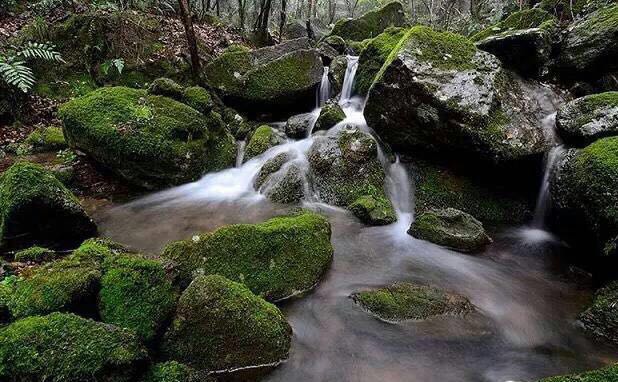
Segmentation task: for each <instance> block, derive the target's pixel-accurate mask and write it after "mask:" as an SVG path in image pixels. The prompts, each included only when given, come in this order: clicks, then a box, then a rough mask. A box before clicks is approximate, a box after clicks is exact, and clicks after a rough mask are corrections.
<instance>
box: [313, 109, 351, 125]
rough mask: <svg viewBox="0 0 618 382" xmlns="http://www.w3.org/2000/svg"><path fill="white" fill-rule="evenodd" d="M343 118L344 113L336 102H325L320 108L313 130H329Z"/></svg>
mask: <svg viewBox="0 0 618 382" xmlns="http://www.w3.org/2000/svg"><path fill="white" fill-rule="evenodd" d="M344 119H345V113H344V112H343V110H342V109H341V106H339V104H337V103H327V104H326V105H324V107H323V108H322V110H320V115H319V116H318V119H317V120H316V122H315V126H314V127H313V131H320V130H329V129H330V128H331V127H334V126H335V125H336V124H338V123H339V122H341V121H343V120H344Z"/></svg>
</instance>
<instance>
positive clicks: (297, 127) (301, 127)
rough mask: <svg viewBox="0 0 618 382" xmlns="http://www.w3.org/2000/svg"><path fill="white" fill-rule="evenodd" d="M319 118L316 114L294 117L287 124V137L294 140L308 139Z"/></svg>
mask: <svg viewBox="0 0 618 382" xmlns="http://www.w3.org/2000/svg"><path fill="white" fill-rule="evenodd" d="M317 117H318V116H317V115H316V114H315V113H303V114H298V115H293V116H291V117H290V118H288V120H287V121H286V123H285V135H287V136H288V137H290V138H294V139H302V138H305V137H307V134H309V131H310V130H311V128H312V127H313V125H314V124H315V121H316V118H317Z"/></svg>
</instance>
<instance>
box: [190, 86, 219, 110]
mask: <svg viewBox="0 0 618 382" xmlns="http://www.w3.org/2000/svg"><path fill="white" fill-rule="evenodd" d="M182 99H183V102H184V103H185V104H187V105H189V106H191V107H192V108H194V109H195V110H197V111H199V112H200V113H202V114H204V115H207V114H208V113H210V112H211V111H212V109H213V108H214V106H215V104H214V101H213V99H212V97H211V95H210V93H209V92H208V90H206V89H204V88H203V87H201V86H190V87H188V88H186V89H185V91H184V93H183V96H182Z"/></svg>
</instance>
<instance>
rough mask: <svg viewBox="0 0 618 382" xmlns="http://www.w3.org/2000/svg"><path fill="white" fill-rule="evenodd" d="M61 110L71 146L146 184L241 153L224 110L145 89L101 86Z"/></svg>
mask: <svg viewBox="0 0 618 382" xmlns="http://www.w3.org/2000/svg"><path fill="white" fill-rule="evenodd" d="M59 115H60V117H61V118H62V120H63V121H64V128H65V136H66V138H67V141H68V143H69V145H70V146H71V147H73V148H76V149H79V150H81V151H84V152H85V153H87V154H88V155H89V156H91V157H92V158H93V159H94V160H96V161H97V162H99V163H101V164H102V165H104V166H106V167H108V168H110V169H112V170H113V171H115V172H116V173H118V174H119V175H120V176H122V177H123V178H125V179H126V180H127V181H129V182H131V183H134V184H136V185H139V186H142V187H145V188H160V187H165V186H170V185H176V184H181V183H185V182H189V181H192V180H195V179H197V178H199V177H200V176H201V175H202V174H203V173H205V172H208V171H214V170H219V169H222V168H225V167H229V166H231V165H232V164H233V163H234V158H235V156H236V150H235V142H234V139H233V137H232V136H231V135H229V134H228V133H227V132H226V131H225V129H224V127H223V122H222V121H221V117H220V116H219V114H217V113H210V114H209V115H207V116H204V115H203V114H201V113H200V112H198V111H197V110H195V109H193V108H191V107H189V106H186V105H184V104H182V103H180V102H177V101H174V100H172V99H171V98H166V97H162V96H153V95H148V94H147V93H146V92H145V91H143V90H137V89H129V88H124V87H109V88H101V89H98V90H96V91H94V92H92V93H89V94H88V95H86V96H84V97H80V98H77V99H74V100H72V101H69V102H68V103H66V104H64V105H62V106H61V108H60V111H59Z"/></svg>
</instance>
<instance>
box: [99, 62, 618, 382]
mask: <svg viewBox="0 0 618 382" xmlns="http://www.w3.org/2000/svg"><path fill="white" fill-rule="evenodd" d="M357 64H358V62H357V58H356V57H351V58H350V59H349V63H348V70H347V72H346V77H345V80H344V85H343V90H342V95H341V101H340V103H341V105H342V107H343V109H344V112H345V113H346V116H347V117H346V119H345V120H344V121H343V122H341V123H340V124H339V125H337V126H335V127H333V128H332V129H331V131H329V132H328V134H333V133H334V132H335V131H336V130H337V129H338V128H339V127H341V126H344V125H347V124H353V125H356V126H358V127H359V128H361V129H362V130H365V131H369V132H371V130H370V129H369V127H367V125H366V123H365V121H364V117H363V113H362V108H363V100H362V99H360V98H355V97H353V96H352V88H353V81H354V74H355V72H356V66H357ZM327 74H328V73H327V71H326V70H325V76H324V78H325V79H326V80H323V81H322V86H321V87H320V88H321V89H320V92H319V93H318V94H317V95H316V98H317V100H316V103H317V104H318V107H319V106H320V105H323V104H324V102H325V100H326V99H328V98H329V91H328V90H329V89H325V88H324V87H325V86H326V87H330V84H328V76H327ZM316 115H317V114H316ZM312 142H313V139H312V138H311V136H310V135H309V137H308V138H305V139H302V140H298V141H294V140H288V141H287V142H285V143H283V144H281V145H279V146H276V147H273V148H271V149H270V150H268V151H267V152H266V153H264V154H262V155H260V156H258V157H255V158H252V159H251V160H249V161H247V162H245V163H244V164H243V163H241V162H242V161H239V163H238V164H237V166H236V167H235V168H231V169H227V170H223V171H221V172H218V173H211V174H207V175H205V176H204V177H203V178H202V179H200V180H198V181H196V182H194V183H190V184H186V185H182V186H179V187H175V188H171V189H168V190H164V191H161V192H158V193H154V194H151V195H148V196H146V197H144V198H141V199H138V200H135V201H133V202H130V203H128V204H126V205H121V206H115V207H112V208H110V209H108V210H105V211H102V212H100V213H99V214H98V215H97V216H96V220H97V223H98V224H99V227H100V230H101V233H102V235H103V236H107V237H110V238H112V239H114V240H116V241H118V242H121V243H124V244H127V245H130V246H132V247H134V248H136V249H140V250H142V251H145V252H149V253H158V252H159V251H160V250H161V249H162V247H163V246H164V245H165V244H166V243H168V242H169V241H172V240H180V239H186V238H187V237H191V235H193V234H194V233H196V232H201V231H211V230H214V229H216V228H217V227H220V226H222V225H225V224H232V223H251V222H260V221H263V220H265V219H267V218H269V217H272V216H276V215H280V214H284V213H286V212H289V211H290V210H291V209H293V208H294V207H296V206H283V205H276V204H273V203H271V202H269V201H268V200H267V199H266V198H265V197H264V196H263V195H262V194H261V193H259V192H257V191H255V190H254V189H253V179H254V177H255V176H256V175H257V173H258V171H259V169H260V168H261V166H262V165H263V164H264V163H265V162H266V161H267V160H268V159H270V158H273V157H274V156H276V155H277V154H279V153H281V152H286V151H287V152H291V153H293V155H294V158H295V163H297V164H298V163H300V164H303V163H306V153H307V151H308V150H309V148H310V147H311V144H312ZM558 147H559V146H558ZM240 154H241V155H242V149H241V152H240ZM558 155H560V150H559V149H556V150H553V151H552V155H550V156H549V158H548V164H547V169H546V170H545V171H546V173H548V172H549V171H550V170H551V166H552V163H550V161H554V162H555V160H556V158H557V157H558ZM381 159H382V160H383V163H384V165H385V171H386V174H387V180H386V184H385V187H386V189H387V191H388V194H389V196H390V198H391V200H392V202H393V204H394V206H395V208H396V211H397V215H398V221H397V222H396V223H393V224H391V225H388V226H382V227H369V226H365V225H363V224H361V223H360V222H359V221H358V219H356V218H355V217H354V216H353V215H352V214H351V213H349V212H348V211H346V210H343V209H341V208H339V207H334V206H330V205H327V204H324V203H321V202H320V201H319V199H318V198H317V197H316V196H315V195H313V196H310V197H308V198H306V200H305V201H304V202H303V207H304V208H308V209H312V210H315V211H319V212H321V213H323V214H325V215H327V216H328V217H329V220H330V222H331V225H332V244H333V246H334V249H335V252H334V260H333V263H332V266H331V268H330V270H329V272H328V273H327V275H326V277H325V278H324V279H323V280H322V281H321V282H320V283H319V284H318V286H317V287H316V288H315V289H314V290H313V291H312V292H311V293H309V294H307V295H306V296H304V297H302V298H299V299H294V300H291V301H287V302H285V303H283V304H282V305H281V308H282V310H283V311H284V313H285V315H286V316H287V318H288V321H289V322H290V325H291V326H292V328H293V331H294V337H293V341H292V348H291V351H290V358H289V359H288V361H287V362H285V363H284V364H282V365H280V366H279V367H278V368H277V369H275V370H274V371H273V372H272V373H270V374H269V375H268V376H267V377H266V378H265V380H267V381H363V382H364V381H382V382H387V381H418V382H431V381H440V382H451V381H452V382H455V381H457V382H467V381H470V382H477V381H497V382H506V381H531V380H535V379H538V378H541V377H544V376H549V375H556V374H564V373H570V372H576V371H581V370H585V369H591V368H597V367H601V366H603V365H605V364H607V363H610V362H612V361H616V360H617V359H618V356H617V355H616V351H615V349H612V348H609V347H606V346H604V345H603V344H601V343H598V342H595V341H593V340H592V339H590V338H588V337H586V336H585V335H584V334H583V332H582V331H581V330H580V328H578V324H577V315H578V314H579V313H580V312H581V311H582V309H583V308H584V307H585V305H586V303H587V302H588V301H589V299H590V296H591V289H590V288H589V287H588V286H586V285H585V284H583V283H581V282H576V281H574V280H573V279H570V278H568V277H566V276H565V275H566V274H567V272H565V270H566V268H567V265H566V264H563V263H561V261H560V257H561V254H563V253H564V252H565V251H568V248H566V247H565V246H564V244H562V243H561V241H560V240H559V239H558V238H556V237H554V236H553V235H551V234H550V233H548V232H546V231H545V228H544V227H545V226H544V224H543V218H544V216H545V214H546V211H545V208H546V204H547V198H548V196H547V192H548V191H547V189H542V190H541V191H540V192H539V203H538V204H539V207H538V208H537V212H536V214H535V220H534V222H533V223H532V224H531V225H530V227H510V228H509V227H507V228H504V227H501V228H496V227H487V228H488V229H489V231H490V234H491V235H492V237H493V238H494V243H493V244H492V245H490V246H489V247H488V248H487V250H486V251H485V252H483V253H481V254H478V255H474V256H470V255H464V254H461V253H457V252H453V251H451V250H448V249H445V248H442V247H440V246H437V245H434V244H432V243H429V242H425V241H421V240H417V239H415V238H413V237H412V236H410V235H408V234H407V233H406V231H407V229H408V228H409V226H410V223H411V222H412V220H413V210H414V208H413V206H414V195H413V192H414V187H413V184H412V177H411V173H410V169H409V168H407V167H406V166H405V164H403V163H400V162H399V160H396V161H395V162H394V163H390V162H388V161H386V160H385V159H384V158H381ZM301 168H306V166H305V167H301ZM307 187H308V189H310V184H307ZM543 187H546V179H544V182H543ZM309 195H311V193H310V194H309ZM394 281H412V282H418V283H423V284H431V285H434V286H437V287H441V288H445V289H447V290H451V291H454V292H457V293H460V294H463V295H465V296H467V297H468V298H469V299H470V301H471V302H472V303H473V304H474V305H475V307H476V312H475V313H472V314H470V315H467V316H466V317H463V318H462V317H440V318H434V319H430V320H427V321H422V322H403V323H399V324H390V323H385V322H382V321H379V320H377V319H376V318H375V317H373V316H371V315H369V314H367V313H366V312H364V311H363V310H361V309H360V308H359V307H358V306H356V305H355V304H354V303H353V302H352V300H351V299H350V298H349V297H348V296H349V295H350V294H351V293H352V292H356V291H359V290H364V289H368V288H374V287H380V286H384V285H385V284H389V283H392V282H394Z"/></svg>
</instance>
